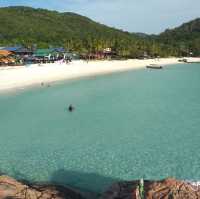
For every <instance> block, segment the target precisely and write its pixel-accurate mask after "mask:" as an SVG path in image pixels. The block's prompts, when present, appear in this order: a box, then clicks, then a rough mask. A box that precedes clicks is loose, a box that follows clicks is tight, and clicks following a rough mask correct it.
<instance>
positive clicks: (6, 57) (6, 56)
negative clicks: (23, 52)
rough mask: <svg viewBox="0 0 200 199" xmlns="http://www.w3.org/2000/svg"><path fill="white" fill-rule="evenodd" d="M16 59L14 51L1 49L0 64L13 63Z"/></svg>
mask: <svg viewBox="0 0 200 199" xmlns="http://www.w3.org/2000/svg"><path fill="white" fill-rule="evenodd" d="M14 63H15V59H14V58H13V57H12V52H10V51H7V50H0V65H4V66H5V65H13V64H14Z"/></svg>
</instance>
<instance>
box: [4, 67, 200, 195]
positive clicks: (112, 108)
mask: <svg viewBox="0 0 200 199" xmlns="http://www.w3.org/2000/svg"><path fill="white" fill-rule="evenodd" d="M69 104H73V105H74V106H75V111H74V112H72V113H70V112H68V111H67V107H68V105H69ZM0 152H1V153H0V171H1V172H2V173H5V174H8V175H11V176H13V177H15V178H18V179H25V180H29V181H40V182H54V183H59V184H63V185H70V186H72V187H76V188H80V189H82V190H90V191H95V192H99V191H102V190H104V189H105V188H106V187H107V186H108V185H110V184H111V183H112V182H113V181H116V180H133V179H138V178H142V177H143V178H145V179H161V178H164V177H169V176H173V177H176V178H179V179H192V180H199V179H200V65H199V64H182V65H181V64H180V65H174V66H168V67H166V68H165V69H164V70H146V69H142V70H136V71H131V72H130V71H129V72H123V73H117V74H111V75H104V76H98V77H90V78H85V79H80V80H72V81H64V82H60V83H56V84H52V85H51V87H47V86H43V87H42V86H41V87H39V88H30V89H26V90H23V91H17V92H12V93H2V94H0Z"/></svg>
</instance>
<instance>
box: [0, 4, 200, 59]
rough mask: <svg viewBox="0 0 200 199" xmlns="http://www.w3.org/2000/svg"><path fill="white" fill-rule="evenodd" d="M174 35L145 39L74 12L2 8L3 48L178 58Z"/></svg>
mask: <svg viewBox="0 0 200 199" xmlns="http://www.w3.org/2000/svg"><path fill="white" fill-rule="evenodd" d="M195 31H196V29H195ZM171 32H172V35H173V36H174V34H173V30H172V31H170V33H169V31H166V32H165V33H163V34H161V35H160V36H159V37H150V36H148V35H145V37H144V36H141V34H134V33H128V32H123V31H121V30H117V29H114V28H110V27H108V26H105V25H102V24H100V23H96V22H94V21H92V20H90V19H89V18H87V17H84V16H81V15H78V14H74V13H69V12H66V13H59V12H56V11H49V10H44V9H34V8H30V7H6V8H0V46H5V45H17V44H21V45H24V46H27V47H31V46H33V45H37V46H38V47H42V48H46V47H49V46H63V47H65V48H67V49H69V50H73V51H76V52H79V53H89V52H96V51H99V50H102V49H103V48H106V47H111V48H112V49H113V50H114V51H115V52H116V53H117V54H118V55H119V56H121V57H139V56H141V55H143V54H144V52H147V53H148V54H149V55H151V56H153V55H160V56H170V55H178V54H180V53H181V52H182V51H180V50H179V49H180V48H179V43H178V44H176V45H174V44H173V40H169V39H167V38H168V37H169V38H170V37H171V36H170V34H171ZM175 32H176V31H175ZM168 35H169V36H168ZM197 35H199V29H198V30H197ZM179 36H180V37H181V35H178V37H179ZM195 38H196V37H195ZM198 38H199V37H198ZM175 41H179V40H176V39H175ZM180 42H182V40H180ZM187 42H188V41H186V42H185V43H187ZM192 42H193V40H192ZM176 43H177V42H176ZM193 44H194V43H192V45H193ZM187 45H188V44H187ZM197 47H198V46H197ZM198 52H199V51H197V53H198Z"/></svg>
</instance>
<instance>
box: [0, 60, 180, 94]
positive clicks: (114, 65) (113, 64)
mask: <svg viewBox="0 0 200 199" xmlns="http://www.w3.org/2000/svg"><path fill="white" fill-rule="evenodd" d="M178 63H180V62H178V58H160V59H148V60H138V59H131V60H125V61H118V60H112V61H90V62H86V61H82V60H80V61H73V62H72V63H69V64H59V63H53V64H42V65H40V66H38V64H32V65H29V66H17V67H5V68H4V67H2V68H0V92H5V91H12V90H15V89H24V88H26V87H33V86H40V85H41V83H44V84H50V83H52V82H58V81H64V80H71V79H78V78H83V77H90V76H96V75H104V74H110V73H116V72H123V71H129V70H136V69H144V68H146V66H147V65H149V64H158V65H162V66H165V65H171V64H178Z"/></svg>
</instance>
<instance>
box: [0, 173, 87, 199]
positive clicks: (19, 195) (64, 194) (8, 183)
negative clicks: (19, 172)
mask: <svg viewBox="0 0 200 199" xmlns="http://www.w3.org/2000/svg"><path fill="white" fill-rule="evenodd" d="M0 199H84V198H83V197H82V196H81V194H80V193H78V192H76V191H75V190H73V189H70V188H66V187H62V186H54V185H25V184H22V183H21V182H18V181H16V180H14V179H12V178H10V177H8V176H0Z"/></svg>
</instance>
